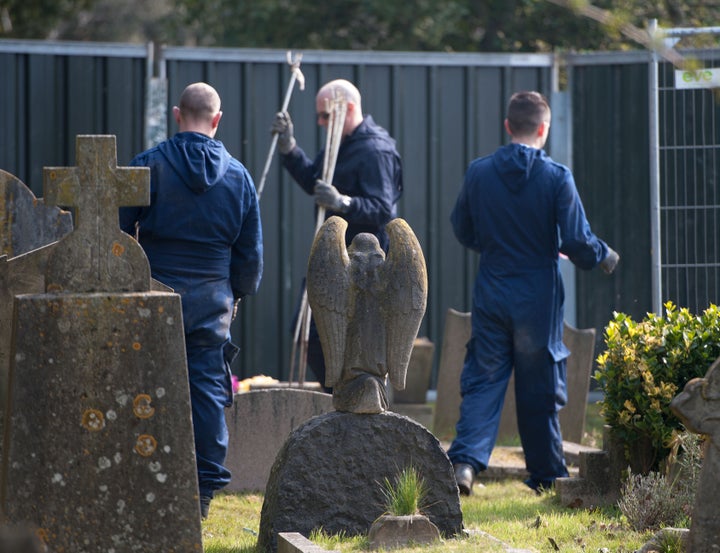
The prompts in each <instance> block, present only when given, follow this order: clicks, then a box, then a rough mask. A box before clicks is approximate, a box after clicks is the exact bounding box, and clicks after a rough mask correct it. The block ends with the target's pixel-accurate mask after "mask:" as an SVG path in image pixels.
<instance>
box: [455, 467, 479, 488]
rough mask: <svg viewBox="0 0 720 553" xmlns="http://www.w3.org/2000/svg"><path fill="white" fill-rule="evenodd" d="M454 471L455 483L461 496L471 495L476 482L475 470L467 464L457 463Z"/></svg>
mask: <svg viewBox="0 0 720 553" xmlns="http://www.w3.org/2000/svg"><path fill="white" fill-rule="evenodd" d="M453 469H455V481H456V482H457V486H458V489H459V490H460V495H471V494H472V489H473V482H474V481H475V469H474V468H472V466H470V465H468V464H467V463H455V464H454V465H453Z"/></svg>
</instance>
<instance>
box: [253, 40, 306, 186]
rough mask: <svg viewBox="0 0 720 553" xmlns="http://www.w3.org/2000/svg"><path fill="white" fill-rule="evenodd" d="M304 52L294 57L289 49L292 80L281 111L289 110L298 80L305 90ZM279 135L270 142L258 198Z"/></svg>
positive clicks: (288, 57)
mask: <svg viewBox="0 0 720 553" xmlns="http://www.w3.org/2000/svg"><path fill="white" fill-rule="evenodd" d="M301 59H302V54H297V55H296V56H295V57H294V58H293V57H292V53H291V52H290V51H288V53H287V62H288V65H290V82H289V83H288V87H287V90H286V91H285V99H284V100H283V104H282V107H281V108H280V111H287V108H288V105H290V97H291V96H292V93H293V89H294V88H295V82H296V81H297V82H298V83H299V85H300V90H305V76H304V75H303V74H302V71H300V60H301ZM277 141H278V135H277V133H274V134H273V137H272V142H271V143H270V151H269V152H268V156H267V159H266V160H265V167H264V168H263V172H262V176H261V177H260V183H259V184H258V187H257V195H258V200H259V199H260V196H261V195H262V191H263V188H265V179H266V178H267V174H268V172H269V171H270V164H271V163H272V159H273V155H274V154H275V147H276V146H277Z"/></svg>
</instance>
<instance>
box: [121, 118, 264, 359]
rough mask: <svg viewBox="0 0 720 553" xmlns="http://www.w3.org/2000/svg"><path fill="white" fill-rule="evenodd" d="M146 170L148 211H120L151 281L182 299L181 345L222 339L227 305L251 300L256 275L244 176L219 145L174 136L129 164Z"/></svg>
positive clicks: (252, 202) (258, 263)
mask: <svg viewBox="0 0 720 553" xmlns="http://www.w3.org/2000/svg"><path fill="white" fill-rule="evenodd" d="M130 165H132V166H146V167H150V170H151V173H150V175H151V191H150V205H149V206H146V207H133V208H122V209H121V210H120V227H121V228H122V229H123V230H124V231H125V232H128V233H129V234H133V235H134V234H135V223H136V222H137V223H138V224H139V236H138V239H139V242H140V244H141V245H142V247H143V249H144V250H145V253H146V254H147V256H148V259H149V261H150V267H151V271H152V276H153V278H155V279H157V280H159V281H160V282H162V283H164V284H166V285H168V286H170V287H171V288H173V289H174V290H175V292H177V293H179V294H180V295H181V296H182V303H183V319H184V324H185V334H186V341H187V343H188V345H196V346H203V345H207V346H209V345H217V344H221V343H223V342H224V341H226V340H228V339H229V337H230V322H231V314H232V306H233V300H237V299H240V298H242V297H244V296H246V295H249V294H254V293H255V292H256V291H257V289H258V286H259V284H260V280H261V278H262V271H263V241H262V227H261V220H260V210H259V205H258V199H257V194H256V192H255V186H254V184H253V181H252V178H251V176H250V174H249V173H248V171H247V170H246V168H245V167H244V166H243V165H242V164H241V163H240V162H239V161H238V160H237V159H235V158H233V157H232V156H231V155H230V154H229V153H228V151H227V150H226V149H225V147H224V145H223V144H222V142H220V141H219V140H215V139H213V138H210V137H208V136H205V135H203V134H199V133H195V132H180V133H177V134H176V135H175V136H173V137H172V138H171V139H169V140H166V141H164V142H162V143H161V144H159V145H158V146H156V147H154V148H151V149H149V150H147V151H145V152H143V153H141V154H139V155H138V156H136V157H135V159H133V160H132V162H131V164H130Z"/></svg>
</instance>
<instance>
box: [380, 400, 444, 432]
mask: <svg viewBox="0 0 720 553" xmlns="http://www.w3.org/2000/svg"><path fill="white" fill-rule="evenodd" d="M388 411H392V412H393V413H397V414H398V415H403V416H405V417H410V418H411V419H413V420H414V421H415V422H417V423H418V424H422V425H423V426H424V427H425V428H431V427H432V422H433V408H432V405H428V404H427V403H393V404H392V405H390V409H388Z"/></svg>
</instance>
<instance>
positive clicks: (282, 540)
mask: <svg viewBox="0 0 720 553" xmlns="http://www.w3.org/2000/svg"><path fill="white" fill-rule="evenodd" d="M278 553H340V552H339V551H336V550H332V551H330V550H328V549H323V548H322V547H320V546H319V545H315V544H314V543H313V542H311V541H310V540H309V539H307V538H306V537H305V536H303V535H302V534H299V533H298V532H280V533H279V534H278Z"/></svg>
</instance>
